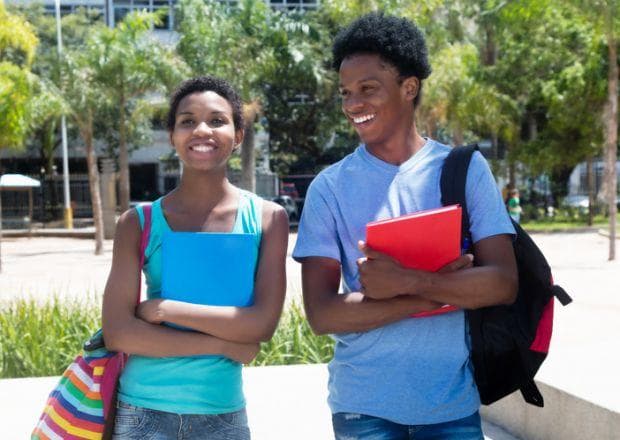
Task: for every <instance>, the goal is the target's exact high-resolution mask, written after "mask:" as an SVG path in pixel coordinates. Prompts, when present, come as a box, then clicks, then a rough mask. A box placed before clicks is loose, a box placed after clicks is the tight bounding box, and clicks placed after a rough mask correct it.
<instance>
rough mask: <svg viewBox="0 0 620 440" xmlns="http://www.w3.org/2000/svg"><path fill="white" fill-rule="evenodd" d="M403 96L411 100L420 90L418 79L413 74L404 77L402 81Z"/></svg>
mask: <svg viewBox="0 0 620 440" xmlns="http://www.w3.org/2000/svg"><path fill="white" fill-rule="evenodd" d="M402 86H403V90H404V91H405V97H406V99H407V100H411V101H413V100H414V99H415V97H416V96H418V93H419V92H420V80H419V79H418V78H417V77H415V76H410V77H408V78H405V80H403V83H402Z"/></svg>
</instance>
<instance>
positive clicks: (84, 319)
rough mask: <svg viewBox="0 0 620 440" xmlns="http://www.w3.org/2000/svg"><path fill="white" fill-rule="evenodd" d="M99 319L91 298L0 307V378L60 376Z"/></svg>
mask: <svg viewBox="0 0 620 440" xmlns="http://www.w3.org/2000/svg"><path fill="white" fill-rule="evenodd" d="M99 318H100V313H99V305H98V304H96V303H95V299H94V298H93V297H90V298H88V299H86V300H83V301H78V300H75V301H72V302H67V301H63V300H61V299H59V298H58V297H54V298H53V299H52V300H51V301H49V302H46V303H44V304H38V303H37V302H35V301H34V300H18V301H14V302H11V303H8V304H3V305H0V377H1V378H7V377H30V376H53V375H59V374H62V372H63V371H64V369H65V368H66V367H67V365H68V364H69V363H70V362H71V361H72V360H73V358H74V357H75V356H76V355H77V354H78V353H79V351H80V349H81V346H82V344H83V343H84V341H86V340H87V339H88V337H89V336H90V334H91V333H92V332H93V331H94V330H95V329H96V328H97V327H98V326H99V325H100V324H99Z"/></svg>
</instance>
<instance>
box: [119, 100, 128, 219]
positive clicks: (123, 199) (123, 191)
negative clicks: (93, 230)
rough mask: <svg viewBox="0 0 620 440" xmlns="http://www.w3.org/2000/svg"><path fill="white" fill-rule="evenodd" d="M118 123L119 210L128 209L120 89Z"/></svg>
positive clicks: (124, 138) (125, 145)
mask: <svg viewBox="0 0 620 440" xmlns="http://www.w3.org/2000/svg"><path fill="white" fill-rule="evenodd" d="M119 112H120V116H119V124H118V150H119V151H118V153H119V154H118V165H119V166H118V168H119V176H120V178H119V187H120V188H119V198H120V204H121V212H125V211H127V210H128V209H129V195H130V188H129V153H128V151H127V134H126V127H125V94H124V93H123V92H122V91H121V99H120V108H119Z"/></svg>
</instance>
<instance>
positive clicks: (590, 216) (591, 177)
mask: <svg viewBox="0 0 620 440" xmlns="http://www.w3.org/2000/svg"><path fill="white" fill-rule="evenodd" d="M586 178H587V181H588V226H592V224H593V223H594V170H593V169H592V156H588V159H587V162H586Z"/></svg>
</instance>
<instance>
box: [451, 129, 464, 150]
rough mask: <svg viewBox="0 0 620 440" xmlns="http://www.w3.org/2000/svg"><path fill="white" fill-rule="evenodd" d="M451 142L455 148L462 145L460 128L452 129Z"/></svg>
mask: <svg viewBox="0 0 620 440" xmlns="http://www.w3.org/2000/svg"><path fill="white" fill-rule="evenodd" d="M452 142H453V144H454V146H455V147H460V146H462V145H463V130H462V129H461V128H460V127H457V128H455V129H454V133H453V134H452Z"/></svg>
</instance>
